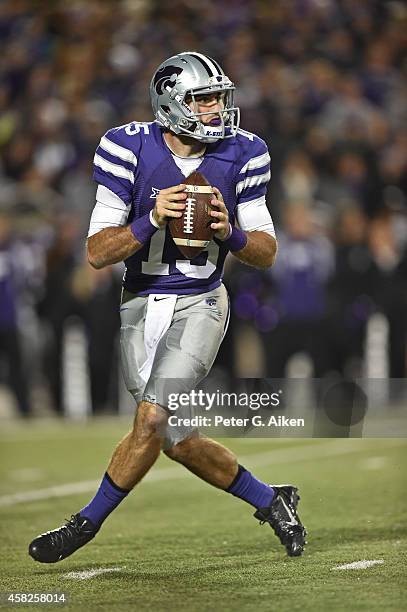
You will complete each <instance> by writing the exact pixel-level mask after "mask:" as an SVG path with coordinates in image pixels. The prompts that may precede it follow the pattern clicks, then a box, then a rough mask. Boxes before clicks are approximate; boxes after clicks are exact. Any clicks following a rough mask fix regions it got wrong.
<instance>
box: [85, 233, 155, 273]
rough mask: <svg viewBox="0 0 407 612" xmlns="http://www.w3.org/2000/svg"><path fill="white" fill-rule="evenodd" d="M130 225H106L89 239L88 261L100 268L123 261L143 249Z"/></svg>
mask: <svg viewBox="0 0 407 612" xmlns="http://www.w3.org/2000/svg"><path fill="white" fill-rule="evenodd" d="M142 246H143V245H142V244H141V242H139V241H138V240H137V239H136V238H135V236H134V234H133V232H132V231H131V228H130V225H126V226H124V227H106V228H105V229H103V230H101V231H100V232H98V233H97V234H94V235H93V236H91V237H90V238H89V239H88V244H87V251H88V261H89V263H90V264H91V266H92V267H93V268H96V269H97V270H99V269H100V268H104V267H105V266H109V265H111V264H115V263H118V262H119V261H123V260H124V259H127V257H130V256H131V255H133V253H136V251H138V250H139V249H141V247H142Z"/></svg>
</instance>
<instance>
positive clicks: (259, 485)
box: [226, 465, 275, 508]
mask: <svg viewBox="0 0 407 612" xmlns="http://www.w3.org/2000/svg"><path fill="white" fill-rule="evenodd" d="M226 491H227V492H228V493H232V495H235V496H236V497H240V499H244V501H246V502H247V503H248V504H251V505H252V506H254V507H255V508H266V506H269V505H270V504H271V502H272V501H273V498H274V495H275V491H274V489H273V487H270V485H267V484H265V483H264V482H261V480H257V478H255V477H254V476H253V474H251V473H250V472H248V471H247V470H246V469H245V468H244V467H243V466H242V465H239V471H238V473H237V475H236V477H235V479H234V481H233V482H232V484H231V485H230V487H228V488H227V489H226Z"/></svg>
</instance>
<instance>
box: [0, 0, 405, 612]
mask: <svg viewBox="0 0 407 612" xmlns="http://www.w3.org/2000/svg"><path fill="white" fill-rule="evenodd" d="M406 23H407V11H406V8H405V6H404V4H403V3H402V2H398V1H397V0H395V1H392V2H379V1H375V0H359V1H358V2H355V1H354V0H341V1H339V0H335V1H334V0H289V1H284V0H273V1H272V2H271V1H254V0H252V1H251V0H247V1H245V0H228V1H227V2H226V1H220V0H218V1H215V0H206V2H201V1H198V0H196V1H195V0H178V1H176V0H174V1H172V2H167V1H162V2H158V1H153V0H151V1H148V0H129V1H120V0H117V1H110V0H103V1H100V0H99V1H90V0H71V1H69V2H66V1H65V0H52V1H51V0H49V1H48V0H47V1H38V2H37V1H35V0H32V1H30V0H3V1H0V40H1V53H0V423H1V427H0V459H1V460H0V537H1V543H2V546H1V551H0V576H1V579H0V582H1V586H0V591H4V592H5V591H14V592H15V591H18V592H42V593H47V592H48V593H49V592H51V591H52V592H56V591H57V592H61V591H65V592H67V593H68V596H69V602H70V603H69V605H68V606H67V609H72V610H78V609H86V610H92V609H98V610H108V611H109V612H111V611H112V610H123V609H129V610H134V609H135V607H137V609H139V610H146V611H147V610H151V609H155V610H160V611H161V610H177V611H178V610H197V611H199V612H201V611H208V612H209V611H212V610H218V609H222V610H225V611H228V610H231V611H235V610H239V611H243V610H244V611H246V610H247V611H248V612H249V611H250V612H251V611H253V610H256V612H259V611H260V612H263V611H264V612H266V611H267V612H268V611H269V610H270V609H279V610H283V611H284V610H312V612H315V611H319V610H321V611H324V612H325V611H326V610H338V611H339V610H340V611H342V610H345V609H350V610H355V609H358V610H359V609H360V610H369V611H373V610H381V611H382V610H386V611H387V610H394V611H399V610H401V609H403V608H404V607H405V600H406V593H405V586H403V585H405V584H406V582H405V575H404V574H405V567H406V553H405V551H406V520H405V519H406V503H405V485H406V479H405V467H404V466H405V461H406V445H405V441H404V440H403V439H401V438H394V437H393V438H391V439H384V438H383V437H382V439H346V440H344V439H342V440H340V439H339V440H338V439H313V440H307V439H301V437H300V438H296V439H289V438H286V439H273V440H270V439H259V438H250V437H246V438H242V439H236V438H235V439H231V438H229V439H228V440H227V441H226V444H227V446H228V447H230V448H231V449H232V450H233V451H235V452H236V454H237V455H238V457H239V459H240V461H241V462H242V463H243V464H244V465H246V466H247V467H248V468H249V469H252V470H253V471H254V472H255V474H256V475H257V476H258V477H259V478H261V479H263V480H264V481H265V482H275V481H277V482H295V483H296V484H297V485H298V486H299V487H300V491H301V497H302V499H301V507H300V509H301V517H302V519H303V521H304V524H305V525H306V526H307V528H308V531H309V545H308V547H307V551H306V554H305V555H304V557H302V558H300V559H287V557H286V556H285V554H284V551H283V550H282V549H281V547H280V546H278V545H277V543H276V540H275V538H274V537H273V536H272V534H271V531H270V530H268V531H267V526H264V527H263V528H260V527H258V526H256V524H255V523H254V522H253V518H252V517H251V512H250V509H249V508H248V507H247V506H246V505H245V504H240V503H238V502H237V501H236V500H234V499H231V497H230V496H228V495H225V494H224V493H223V492H222V491H218V490H215V489H214V488H212V487H209V486H207V485H206V484H205V483H203V482H202V481H200V480H199V479H197V478H194V477H189V476H190V475H189V474H188V472H187V471H186V470H184V469H183V468H182V467H181V466H176V465H174V464H173V463H171V462H169V461H168V459H166V458H165V457H164V458H160V459H159V460H158V462H157V465H156V466H154V469H153V470H152V471H151V474H149V475H148V476H147V477H146V478H145V479H144V480H143V482H142V483H141V484H140V486H139V487H137V490H136V491H135V492H134V493H133V494H132V495H131V496H129V498H128V500H126V502H125V503H123V505H122V506H121V508H120V509H119V510H118V511H117V512H115V513H114V514H113V515H112V516H111V517H110V518H109V521H108V524H107V525H106V527H105V528H104V529H103V530H102V531H101V533H100V534H99V535H98V537H97V538H96V541H95V542H94V543H92V544H90V545H89V546H87V547H86V548H85V549H83V550H82V551H79V552H78V553H77V554H75V555H74V556H73V557H71V558H69V559H67V560H66V561H64V562H63V563H61V564H58V565H57V566H51V567H50V566H38V564H35V563H34V562H33V561H32V559H30V558H29V557H28V555H27V544H28V542H30V541H31V539H32V538H33V537H34V536H35V535H36V534H38V533H40V532H43V531H44V530H46V529H50V528H53V527H56V526H57V525H59V524H61V523H62V521H63V517H66V516H69V514H70V513H71V512H73V511H76V510H77V509H78V508H81V507H83V505H84V504H85V503H86V502H87V501H88V499H89V497H90V496H91V495H92V494H93V492H94V491H95V488H96V487H97V485H98V481H99V478H100V475H101V474H102V473H103V471H104V469H105V466H106V460H107V457H108V456H109V454H110V453H111V450H112V448H113V447H114V445H115V444H116V443H117V440H118V439H120V437H121V436H123V435H124V433H125V432H126V430H127V429H128V426H129V421H130V417H129V413H130V412H132V410H133V409H134V407H133V406H132V404H131V402H129V399H128V397H127V395H126V392H125V391H124V390H123V387H122V385H121V384H120V376H119V374H118V371H117V348H116V347H117V330H118V326H119V319H118V308H117V306H118V300H119V293H120V277H121V273H122V269H121V267H120V266H116V267H114V268H108V269H104V270H101V271H98V272H96V271H94V270H92V269H91V268H90V267H89V266H88V265H87V263H86V261H85V255H84V254H85V249H84V240H85V236H86V232H87V226H88V221H89V216H90V213H91V210H92V208H93V205H94V196H95V185H94V184H93V183H92V180H91V172H92V158H93V154H94V150H95V147H96V146H97V143H98V141H99V139H100V137H101V136H102V134H103V133H104V132H105V131H106V130H107V129H108V128H110V127H112V126H113V125H120V124H123V123H125V122H127V121H131V120H134V119H136V120H151V119H152V115H151V111H150V104H149V99H148V85H149V80H150V77H151V74H152V72H153V71H154V69H155V68H156V67H157V66H158V64H159V63H160V62H161V61H162V60H163V59H164V58H166V57H167V56H169V55H170V54H171V53H176V52H177V51H180V50H185V49H196V50H198V51H201V52H203V53H207V54H209V55H213V56H214V57H215V58H216V59H217V60H219V61H220V62H221V63H223V64H224V66H225V69H226V71H227V73H228V74H229V76H230V77H231V78H232V79H233V80H235V82H236V84H237V86H238V92H237V101H238V103H239V105H240V106H241V109H242V127H243V128H245V129H248V130H253V131H255V132H257V133H259V134H260V136H262V137H263V138H264V139H265V140H266V141H267V143H268V144H269V147H270V150H271V155H272V173H273V177H272V182H271V189H270V193H269V205H270V210H271V212H272V215H273V218H274V220H275V224H276V228H277V234H278V238H279V241H280V257H279V263H278V266H276V268H275V269H274V271H272V272H271V273H269V272H259V271H256V270H254V269H248V268H245V267H244V266H242V265H240V264H238V263H237V262H234V261H233V259H231V260H230V261H229V262H228V268H227V272H226V284H227V286H228V288H229V290H230V292H231V296H232V302H233V319H232V322H231V327H230V330H229V333H228V335H227V338H226V341H225V343H224V345H223V346H222V350H221V353H220V355H219V359H218V361H217V364H216V367H215V375H216V376H219V377H222V378H220V379H221V380H225V378H224V377H225V375H227V374H232V373H234V374H236V375H238V376H242V377H262V376H280V375H281V374H282V372H284V373H285V374H287V375H288V376H293V377H310V376H314V377H328V378H329V377H330V376H334V377H335V376H337V375H338V373H342V374H343V375H344V376H345V377H347V379H348V380H349V379H353V378H355V379H358V377H360V376H361V377H362V378H378V379H381V380H387V381H394V380H396V379H398V380H402V381H404V382H405V373H406V372H405V369H406V359H405V345H406V315H405V313H406V286H407V285H406V276H407V273H406V268H407V265H406V240H407V228H406V200H405V182H406V178H405V177H406V174H405V160H406V148H407V139H406V132H405V118H406V117H405V116H406V107H405V101H406V84H405V68H406V66H405V58H404V56H403V40H404V37H405V31H406ZM307 353H308V356H306V354H307ZM61 372H62V374H63V375H62V376H61ZM335 373H336V374H335ZM383 389H385V390H386V389H387V390H388V391H391V389H393V391H394V394H393V395H392V393H390V394H389V393H387V395H386V393H384V394H383V393H382V395H381V398H382V402H381V403H380V405H379V408H380V409H381V410H382V412H383V413H384V414H389V413H390V412H391V413H392V414H395V415H396V417H398V418H399V417H400V416H402V415H403V410H402V409H403V407H404V408H405V405H406V403H407V402H406V401H405V395H404V396H403V393H405V385H404V391H403V387H401V394H400V393H399V392H398V390H399V389H400V387H397V388H393V387H392V385H390V386H387V387H386V386H385V387H382V388H381V391H382V392H383ZM389 403H390V404H392V406H390V405H389ZM118 411H119V412H121V413H123V416H122V418H119V417H118V416H117V412H118ZM64 412H68V413H69V414H70V415H71V416H76V417H83V416H84V415H86V414H90V413H94V414H97V415H100V417H99V418H97V419H96V418H93V419H87V420H83V419H79V420H78V419H75V418H71V419H57V418H54V416H55V415H62V414H63V413H64ZM28 415H33V416H34V417H35V418H32V419H30V420H28V419H21V418H17V417H19V416H25V417H26V416H28ZM43 417H44V418H43ZM45 417H49V418H45ZM397 422H398V423H400V427H399V428H398V429H395V428H394V426H393V429H392V432H391V435H392V436H397V435H399V436H401V435H403V431H404V432H405V423H404V422H403V423H401V422H400V421H397V420H396V424H397ZM393 425H394V424H393ZM403 428H404V429H403ZM359 432H360V430H358V432H356V434H355V435H356V437H357V436H358V435H360V433H359ZM340 435H341V434H340ZM342 435H343V434H342ZM378 435H380V436H384V437H385V436H386V433H385V431H384V430H383V431H382V430H380V431H379V434H378ZM389 435H390V434H389ZM361 560H375V562H376V563H377V564H376V565H374V566H372V567H368V568H366V569H342V571H339V570H338V571H334V568H336V567H338V566H341V567H343V564H346V563H352V562H355V561H361ZM362 565H363V564H362ZM92 572H94V573H92ZM99 572H101V573H99ZM403 591H404V594H403ZM5 603H6V602H5V599H4V597H3V596H2V595H1V594H0V606H3V605H4V604H5ZM8 603H9V602H8ZM6 605H7V603H6ZM8 607H9V608H10V609H13V608H14V607H15V606H11V605H9V606H8ZM30 609H38V606H36V608H30Z"/></svg>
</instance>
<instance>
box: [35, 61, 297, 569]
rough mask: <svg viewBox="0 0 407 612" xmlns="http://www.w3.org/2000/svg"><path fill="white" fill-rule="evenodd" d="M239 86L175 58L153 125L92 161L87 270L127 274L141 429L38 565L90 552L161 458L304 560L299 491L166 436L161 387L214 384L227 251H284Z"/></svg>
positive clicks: (156, 93)
mask: <svg viewBox="0 0 407 612" xmlns="http://www.w3.org/2000/svg"><path fill="white" fill-rule="evenodd" d="M234 89H235V87H234V85H233V83H232V82H231V81H230V79H229V78H228V77H227V76H226V75H225V73H224V72H223V70H222V68H221V67H220V66H219V64H218V63H217V62H216V61H215V60H213V59H211V58H209V57H207V56H205V55H202V54H200V53H196V52H185V53H180V54H178V55H175V56H173V57H170V58H169V59H167V60H166V61H165V62H163V63H162V64H161V66H159V68H158V69H157V71H156V73H155V74H154V75H153V78H152V81H151V86H150V95H151V102H152V107H153V112H154V115H155V121H153V122H151V123H138V122H136V121H134V122H131V123H129V124H126V125H122V126H120V127H116V128H113V129H111V130H109V131H108V132H107V133H106V134H105V135H104V136H103V137H102V139H101V141H100V144H99V146H98V148H97V150H96V154H95V158H94V178H95V181H96V182H97V184H98V187H97V194H96V199H97V202H96V205H95V208H94V210H93V213H92V217H91V221H90V229H89V236H88V242H87V250H88V259H89V262H90V263H91V265H92V266H93V267H94V268H103V267H104V266H108V265H111V264H114V263H116V262H120V261H124V262H125V265H126V272H125V275H124V280H123V293H122V305H121V321H122V323H121V353H122V354H121V357H122V366H123V371H124V377H125V381H126V385H127V388H128V390H129V391H130V393H132V395H133V397H134V399H135V401H136V403H137V409H136V415H135V419H134V424H133V428H132V430H131V431H130V432H129V433H128V434H127V435H126V436H125V437H124V438H123V440H122V441H121V442H120V443H119V444H118V446H117V448H116V449H115V451H114V453H113V456H112V458H111V461H110V463H109V465H108V468H107V471H106V473H105V475H104V477H103V479H102V482H101V484H100V487H99V490H98V491H97V493H96V495H95V497H94V498H93V499H92V500H91V501H90V502H89V504H88V505H86V506H85V507H84V508H82V509H81V510H80V511H79V512H77V513H76V514H74V515H72V517H71V519H70V520H69V521H68V522H67V523H66V524H65V525H63V526H62V527H60V528H59V529H56V530H54V531H49V532H47V533H44V534H42V535H40V536H38V537H37V538H35V539H34V540H33V541H32V542H31V544H30V546H29V554H30V555H31V557H33V559H35V560H36V561H40V562H42V563H54V562H56V561H60V560H61V559H64V558H66V557H68V556H69V555H71V554H72V553H73V552H74V551H75V550H77V549H78V548H80V547H81V546H83V545H84V544H86V543H87V542H89V541H90V540H91V539H92V538H93V537H94V536H95V535H96V533H97V532H98V531H99V529H100V527H101V525H102V523H103V522H104V520H105V519H106V518H107V516H108V515H109V514H110V513H111V512H112V511H113V510H114V509H115V508H116V507H117V506H118V505H119V504H120V502H121V501H122V500H123V499H124V498H125V497H126V496H127V495H128V493H129V492H130V491H131V490H132V489H133V488H134V487H135V485H136V484H137V483H138V482H139V481H140V480H141V479H142V478H143V476H144V475H145V474H146V473H147V472H148V470H149V469H150V468H151V467H152V466H153V464H154V462H155V461H156V459H157V457H158V456H159V453H160V451H161V450H163V451H164V452H165V454H166V455H167V456H168V457H170V458H171V459H173V460H175V461H177V462H179V463H181V464H183V465H184V466H185V467H186V468H187V469H188V470H190V471H191V472H193V473H194V474H196V475H197V476H199V477H200V478H202V479H203V480H205V481H206V482H208V483H210V484H212V485H213V486H215V487H218V488H220V489H223V490H224V491H226V492H227V493H230V494H232V495H234V496H236V497H238V498H240V499H242V500H244V501H246V502H247V503H249V504H250V505H252V506H253V507H254V508H255V509H256V511H255V513H254V516H255V517H256V518H257V519H259V520H260V522H261V523H269V524H270V525H271V527H272V528H273V530H274V532H275V533H276V535H277V536H278V538H279V539H280V542H281V543H282V544H283V545H284V546H285V548H286V550H287V553H288V554H289V555H290V556H299V555H301V554H302V552H303V549H304V545H305V533H306V532H305V529H304V527H303V525H302V524H301V522H300V519H299V517H298V514H297V504H298V499H299V496H298V494H297V489H296V487H293V486H291V485H278V486H277V485H272V486H271V485H268V484H265V483H263V482H261V481H260V480H258V479H256V478H255V477H254V476H253V475H252V474H251V473H250V472H249V471H248V470H246V469H245V468H244V467H243V466H241V465H239V463H238V461H237V459H236V457H235V455H234V454H233V453H232V452H231V451H230V450H228V449H227V448H225V447H224V446H222V445H221V444H219V443H218V442H215V441H214V440H211V439H209V438H206V437H203V436H201V435H199V432H197V431H196V430H188V429H186V428H170V427H169V426H168V425H167V419H168V410H167V409H166V403H165V397H164V395H163V392H162V389H161V387H162V382H163V381H165V380H167V379H171V380H180V381H182V380H186V381H189V384H190V388H193V387H195V386H196V385H197V384H198V383H199V382H200V381H201V380H202V379H203V378H204V377H205V376H206V375H207V374H208V372H209V370H210V368H211V366H212V363H213V361H214V359H215V357H216V354H217V352H218V349H219V345H220V343H221V341H222V338H223V335H224V333H225V329H226V327H227V323H228V315H229V301H228V297H227V292H226V289H225V287H224V285H223V284H222V270H223V264H224V261H225V257H226V255H227V253H228V252H229V251H231V252H232V253H233V255H234V256H235V257H237V258H238V259H239V260H240V261H241V262H243V263H245V264H248V265H251V266H256V267H259V268H266V267H268V266H271V265H272V264H273V262H274V259H275V256H276V251H277V242H276V238H275V233H274V228H273V222H272V220H271V217H270V214H269V212H268V209H267V207H266V200H265V194H266V188H267V184H268V181H269V179H270V156H269V153H268V150H267V146H266V144H265V143H264V142H263V141H262V140H261V139H260V138H258V137H257V136H256V135H254V134H252V133H250V132H247V131H245V130H242V129H240V128H239V109H238V108H237V107H236V106H235V105H234V101H233V94H234ZM197 169H199V172H201V173H202V174H203V175H204V176H205V177H206V179H207V180H208V181H209V184H210V185H212V186H213V191H214V196H213V199H212V209H213V210H212V212H211V215H212V217H213V223H212V225H211V227H212V228H213V229H214V230H215V232H216V233H215V239H214V240H212V241H211V242H210V244H209V246H208V247H207V249H206V250H205V251H204V252H203V253H201V254H200V255H199V256H198V257H196V258H194V260H193V261H188V260H187V259H186V258H185V257H183V256H182V255H181V253H180V252H179V251H178V249H177V247H176V246H175V243H174V241H173V240H172V238H171V235H170V233H169V231H168V228H167V223H168V220H169V219H171V218H173V217H180V216H181V215H182V211H183V210H184V208H185V200H186V197H187V195H186V193H185V182H184V180H185V177H187V176H189V174H191V172H193V171H194V170H197Z"/></svg>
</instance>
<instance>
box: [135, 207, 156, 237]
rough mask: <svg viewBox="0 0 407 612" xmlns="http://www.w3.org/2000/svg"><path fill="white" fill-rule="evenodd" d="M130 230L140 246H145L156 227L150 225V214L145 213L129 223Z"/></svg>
mask: <svg viewBox="0 0 407 612" xmlns="http://www.w3.org/2000/svg"><path fill="white" fill-rule="evenodd" d="M130 229H131V231H132V232H133V236H134V237H135V239H136V240H138V241H139V242H140V243H141V244H145V243H146V242H148V240H150V238H151V236H152V235H153V234H155V232H156V231H157V229H158V228H157V227H155V225H153V224H152V223H151V220H150V213H147V214H146V215H144V216H143V217H140V219H135V220H134V221H133V223H130Z"/></svg>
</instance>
